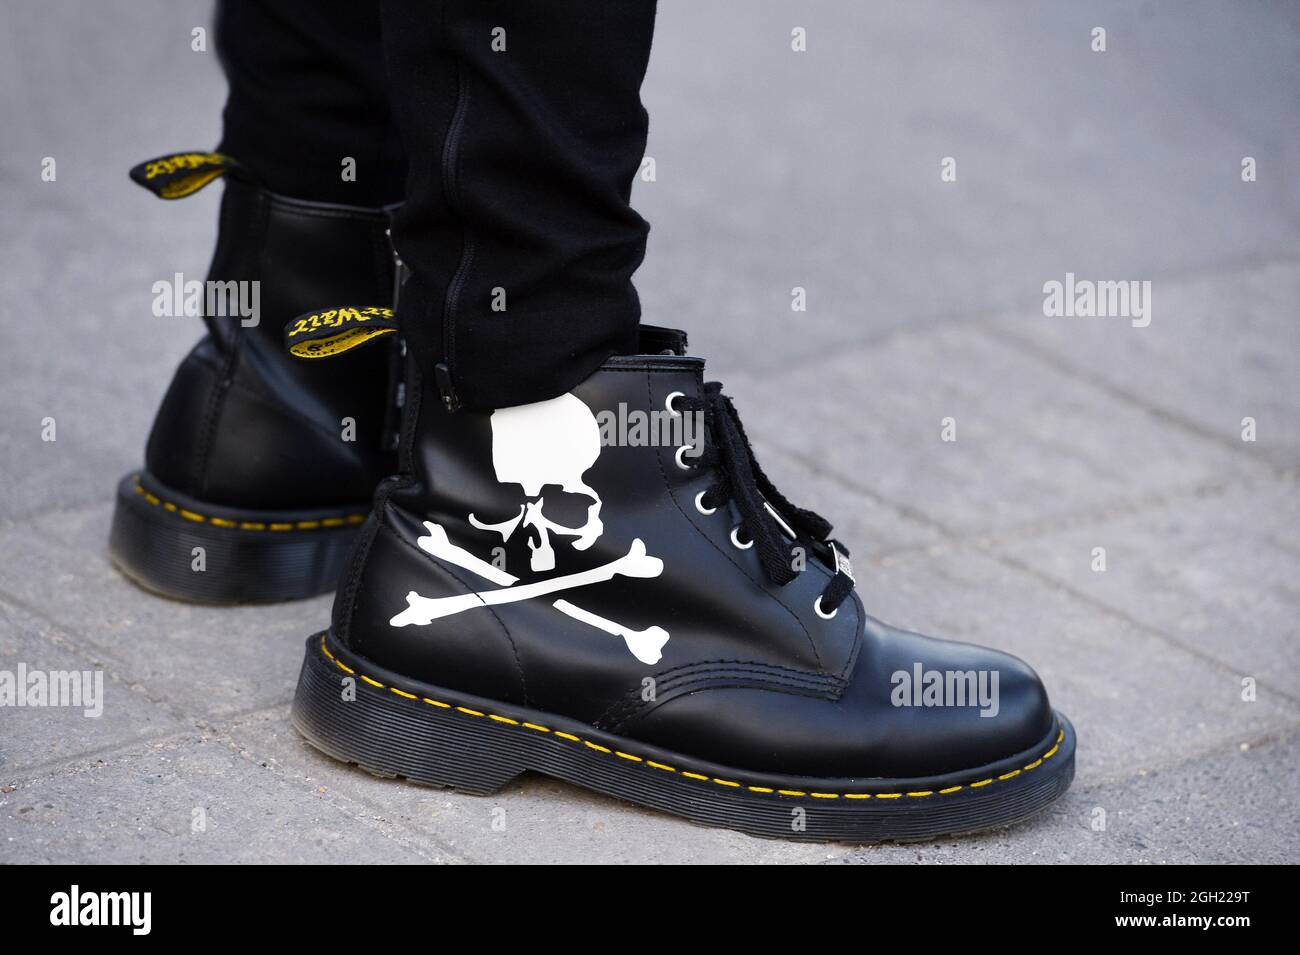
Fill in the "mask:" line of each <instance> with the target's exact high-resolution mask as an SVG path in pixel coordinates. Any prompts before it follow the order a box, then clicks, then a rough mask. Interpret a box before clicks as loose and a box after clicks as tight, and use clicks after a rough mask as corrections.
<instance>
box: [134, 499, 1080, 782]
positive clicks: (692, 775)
mask: <svg viewBox="0 0 1300 955" xmlns="http://www.w3.org/2000/svg"><path fill="white" fill-rule="evenodd" d="M137 489H138V488H137ZM164 506H166V503H165V502H164ZM361 519H362V520H364V516H361ZM216 520H217V519H216V518H213V521H214V522H215V521H216ZM272 526H274V525H272ZM320 646H321V652H322V653H324V654H325V656H326V657H328V658H329V659H330V660H331V661H332V662H333V663H334V665H335V666H337V667H338V668H339V669H340V670H342V671H343V672H345V673H355V672H356V671H354V670H353V669H351V668H350V667H348V666H346V665H345V664H344V663H343V661H342V660H339V659H338V658H337V657H335V656H334V654H332V653H330V650H329V647H327V646H326V644H325V638H324V637H322V638H321V644H320ZM360 676H361V679H363V680H365V681H366V682H367V683H369V684H370V685H371V686H375V687H378V688H380V689H390V690H392V691H393V692H394V693H396V694H397V695H398V696H403V697H405V698H407V699H409V700H415V699H423V701H424V702H425V703H428V704H430V705H432V706H436V707H439V708H441V709H456V710H458V711H460V712H461V713H465V714H467V715H469V716H487V717H489V718H490V719H492V720H495V721H496V722H498V723H506V724H509V725H511V726H523V727H525V728H527V729H530V730H534V731H536V732H539V733H551V732H554V733H555V735H556V736H558V737H560V738H561V739H566V740H570V741H571V742H575V743H578V742H580V743H582V744H583V745H585V746H587V747H589V748H590V749H593V750H595V751H597V752H600V753H605V754H607V755H608V754H613V755H615V756H618V757H620V758H622V759H626V760H631V761H632V762H637V763H641V762H643V763H645V764H646V765H647V766H651V767H653V768H655V769H659V770H663V771H664V772H669V773H676V772H680V773H681V775H683V776H685V777H686V778H687V779H697V780H700V781H702V782H713V783H716V784H718V785H719V786H727V787H731V788H744V789H746V790H748V791H749V792H755V793H773V792H775V793H776V794H778V795H781V796H810V797H812V798H813V799H839V798H841V797H842V798H844V799H873V798H874V799H900V798H902V797H903V796H905V795H906V796H909V797H912V798H917V799H919V798H923V797H925V796H933V795H935V793H934V791H933V790H929V789H926V790H918V791H915V792H908V793H822V792H804V791H803V790H800V789H775V790H774V789H772V788H770V787H767V786H745V785H743V784H742V783H738V782H736V781H734V780H731V779H719V778H718V777H716V776H714V777H710V776H705V775H703V774H701V773H692V772H687V771H686V770H677V769H675V768H674V767H672V766H668V765H665V764H664V763H657V762H655V761H654V760H652V759H645V758H644V757H641V756H636V755H634V754H632V753H625V752H623V751H622V750H612V749H609V748H608V747H606V746H601V745H600V744H598V743H593V742H592V741H591V740H586V739H582V738H581V737H578V736H574V735H573V734H572V733H565V732H562V731H561V730H551V729H548V728H547V727H545V726H541V725H539V724H537V723H526V722H520V721H519V720H514V719H510V718H509V717H505V716H498V715H497V714H495V713H480V712H479V711H478V710H472V709H469V708H468V707H465V706H455V707H453V706H452V704H450V703H441V702H439V701H438V700H431V699H429V698H428V697H423V698H421V697H417V696H416V695H415V694H413V693H407V692H405V691H403V690H399V689H397V688H396V687H386V686H385V685H384V684H383V683H379V682H378V681H376V680H372V679H371V678H370V677H368V676H366V675H365V674H361V675H360ZM1064 739H1065V730H1061V731H1060V732H1059V733H1058V734H1057V737H1056V745H1054V746H1053V747H1052V748H1051V749H1049V750H1048V751H1047V752H1046V753H1044V754H1043V755H1042V756H1040V757H1039V758H1038V759H1036V760H1034V761H1033V762H1032V763H1029V764H1028V765H1026V766H1025V767H1024V768H1023V769H1013V770H1012V771H1011V772H1008V773H1003V774H1002V775H1001V776H998V777H997V779H996V780H995V779H994V778H993V777H989V778H988V779H981V780H979V781H978V782H973V783H970V784H969V786H970V788H971V789H979V788H980V787H982V786H989V785H992V784H993V783H994V782H996V781H999V780H1007V779H1013V778H1015V777H1016V776H1019V775H1020V774H1021V773H1022V772H1028V771H1030V770H1033V769H1037V768H1038V767H1039V766H1041V765H1042V764H1043V761H1044V760H1046V759H1050V758H1051V757H1052V756H1054V755H1056V753H1057V752H1058V751H1059V750H1060V748H1061V742H1062V741H1063V740H1064ZM963 788H965V786H961V785H958V786H949V787H947V788H946V789H940V790H939V795H942V796H946V795H949V794H951V793H955V792H960V791H961V790H962V789H963Z"/></svg>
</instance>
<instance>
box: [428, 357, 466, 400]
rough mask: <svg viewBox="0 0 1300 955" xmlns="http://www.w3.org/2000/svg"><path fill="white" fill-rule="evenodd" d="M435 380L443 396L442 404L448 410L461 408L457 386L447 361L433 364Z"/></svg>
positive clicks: (439, 392)
mask: <svg viewBox="0 0 1300 955" xmlns="http://www.w3.org/2000/svg"><path fill="white" fill-rule="evenodd" d="M433 380H434V381H435V382H436V383H437V385H438V394H439V395H441V396H442V406H443V407H444V408H446V409H447V410H448V411H456V410H457V409H459V408H460V398H458V397H457V396H456V386H455V385H453V384H452V381H451V369H450V368H448V367H447V363H446V362H445V361H440V362H438V364H436V365H434V366H433Z"/></svg>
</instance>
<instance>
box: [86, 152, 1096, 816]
mask: <svg viewBox="0 0 1300 955" xmlns="http://www.w3.org/2000/svg"><path fill="white" fill-rule="evenodd" d="M216 162H217V160H209V165H210V166H211V165H212V164H213V163H216ZM182 165H184V164H182ZM166 168H170V167H166ZM196 168H197V169H198V171H197V172H196V171H195V169H196ZM213 168H214V170H215V171H214V175H213V177H215V174H219V172H220V171H221V168H222V167H220V166H215V167H213ZM233 174H234V175H238V171H237V169H236V170H235V171H234V173H233ZM189 175H190V178H189V179H188V180H186V179H182V181H181V182H180V183H179V184H177V185H174V186H173V187H172V191H173V192H176V193H178V194H184V193H185V192H186V191H187V190H188V189H189V187H190V186H193V185H194V184H195V183H198V184H199V185H201V184H204V183H205V182H206V181H207V180H206V179H203V161H202V159H201V157H200V159H196V160H191V162H190V169H189ZM137 178H139V177H137ZM200 180H202V181H200ZM187 183H188V184H187ZM155 191H161V190H160V189H156V190H155ZM386 231H387V216H386V213H385V211H384V210H366V209H356V208H343V207H338V206H329V205H323V204H317V203H306V202H300V201H296V200H290V199H286V198H283V197H280V196H276V195H273V194H270V193H268V192H267V191H265V190H263V189H261V188H259V187H258V186H257V185H256V184H255V183H252V182H249V181H248V180H247V179H246V178H242V179H241V178H231V177H228V181H227V184H226V194H225V197H224V200H223V203H222V213H221V231H220V238H219V241H218V245H217V252H216V256H215V258H214V261H213V264H212V270H211V276H210V278H211V279H214V280H223V281H230V280H235V281H249V282H251V281H260V282H262V285H261V288H262V290H263V293H262V301H261V321H260V322H259V323H258V324H257V325H256V326H255V327H247V328H245V327H241V326H240V325H239V323H238V321H237V319H232V318H224V319H214V318H209V319H208V325H209V334H208V336H207V337H205V338H204V339H203V340H202V341H201V342H200V343H199V345H198V346H197V347H196V348H195V349H194V350H193V351H192V352H191V353H190V355H189V356H188V357H187V358H186V359H185V361H184V362H183V363H182V365H181V367H180V369H179V371H178V372H177V375H176V378H175V380H174V381H173V383H172V386H171V388H170V389H169V391H168V393H167V396H166V398H165V399H164V400H163V405H162V408H161V409H160V411H159V413H158V417H157V420H156V422H155V424H154V428H153V433H152V434H151V436H150V438H149V444H148V450H147V454H146V463H145V468H144V469H143V470H142V471H140V472H138V473H135V474H131V475H129V476H127V478H125V479H124V480H123V482H122V484H121V485H120V487H119V492H118V501H117V510H116V513H115V516H114V521H113V530H112V540H111V550H112V554H113V558H114V560H115V561H116V562H117V564H118V565H119V566H120V567H121V568H122V569H123V570H124V571H125V572H126V573H127V574H128V575H129V576H131V577H132V578H134V579H135V580H137V581H138V582H139V583H141V584H142V585H144V586H145V587H147V588H149V589H151V590H154V591H158V592H160V593H163V594H165V595H168V596H171V597H176V598H180V599H188V600H199V601H205V602H213V603H238V602H260V601H274V600H284V599H291V598H297V597H305V596H308V595H311V594H314V593H320V592H323V591H326V590H329V589H331V588H333V587H335V586H336V585H337V593H336V597H335V603H334V611H333V619H332V624H331V626H330V628H329V630H328V631H326V632H324V633H319V634H315V635H313V636H312V637H310V638H309V639H308V640H307V647H306V658H305V660H304V663H303V668H302V673H301V675H300V678H299V683H298V690H297V694H296V698H295V700H294V705H293V720H294V723H295V725H296V726H297V727H298V728H299V730H300V731H301V732H302V733H303V735H304V736H305V737H306V738H307V739H308V740H309V741H310V742H311V743H312V744H313V745H315V746H316V747H318V748H320V749H321V750H323V751H325V752H326V753H328V754H330V755H332V756H334V757H337V758H339V759H341V760H345V761H347V762H351V763H356V764H357V765H359V766H361V767H362V768H364V769H366V770H368V771H370V772H373V773H379V774H383V775H396V776H403V777H406V778H408V779H412V780H416V781H419V782H424V783H430V784H433V785H439V786H451V787H455V788H457V789H460V790H464V791H468V792H474V793H490V792H494V791H496V790H498V789H500V788H501V787H502V786H504V785H505V784H506V783H508V782H510V781H511V780H512V779H514V778H515V777H517V776H519V775H521V774H523V773H525V772H530V771H531V772H540V773H544V774H547V775H550V776H554V777H557V778H560V779H564V780H568V781H570V782H573V783H576V784H578V785H581V786H586V787H588V788H590V789H594V790H597V791H599V792H603V793H608V794H611V795H615V796H618V797H620V798H623V799H627V800H629V801H631V802H635V803H638V804H641V805H644V806H650V807H653V808H657V809H662V810H665V811H668V812H671V813H675V814H677V815H680V816H685V817H687V818H689V819H692V820H695V821H698V822H703V823H708V824H713V825H720V826H726V827H730V828H733V829H738V830H741V831H744V832H748V833H752V834H755V835H764V836H777V837H785V838H801V839H837V840H850V841H878V840H883V839H918V838H929V837H934V836H938V835H944V834H956V833H963V832H970V831H974V830H978V829H984V828H988V827H991V826H1000V825H1006V824H1010V823H1012V822H1015V821H1017V820H1020V819H1023V818H1025V817H1027V816H1030V815H1032V814H1034V813H1035V812H1037V811H1039V810H1041V809H1042V808H1044V807H1045V806H1047V805H1048V804H1049V803H1051V802H1052V801H1053V800H1055V799H1056V798H1057V797H1058V796H1059V795H1060V794H1061V793H1062V792H1063V791H1064V790H1065V789H1066V788H1067V787H1068V785H1069V783H1070V781H1071V779H1072V777H1073V772H1074V747H1075V738H1074V731H1073V729H1072V728H1071V726H1070V723H1069V722H1068V721H1067V720H1066V719H1065V718H1064V717H1063V716H1062V715H1060V714H1059V713H1056V712H1054V711H1053V710H1052V708H1051V706H1050V705H1049V703H1048V698H1047V694H1046V692H1045V690H1044V689H1043V686H1042V684H1041V683H1040V681H1039V679H1038V677H1037V676H1036V675H1035V674H1034V673H1033V671H1032V670H1030V669H1029V667H1027V666H1026V665H1025V664H1024V663H1022V662H1021V661H1019V660H1018V659H1016V658H1014V657H1011V656H1008V655H1006V654H1003V653H999V652H996V651H993V650H987V649H984V648H980V647H974V646H969V645H964V644H958V643H950V642H945V641H940V640H936V639H932V638H930V637H925V636H921V635H918V634H914V633H909V632H905V631H901V630H897V629H894V628H892V627H889V626H887V625H885V624H883V623H881V622H880V621H878V620H875V619H873V618H871V617H869V616H867V614H866V613H865V611H864V609H863V606H862V602H861V600H860V599H859V597H858V595H857V594H856V593H855V592H854V580H853V576H852V572H851V570H850V566H849V562H848V558H847V552H846V550H845V549H844V547H843V546H842V545H840V544H838V543H837V542H836V541H834V540H832V539H831V538H830V526H829V525H828V524H827V523H826V522H825V521H824V520H822V519H821V518H820V517H818V516H817V515H816V514H813V513H812V512H810V511H805V510H802V509H800V508H798V507H795V506H794V505H792V504H791V503H790V502H789V501H787V500H786V499H785V498H784V497H783V496H782V495H781V494H780V493H779V492H778V491H777V490H776V488H775V487H773V486H772V484H771V482H770V481H768V479H767V478H766V476H765V475H764V474H763V472H762V471H761V470H760V468H759V467H758V464H757V463H756V461H755V460H754V457H753V454H752V453H751V451H750V448H749V444H748V441H747V439H746V437H745V433H744V430H743V428H742V426H741V423H740V419H739V417H738V416H737V414H736V411H735V408H734V406H733V405H732V404H731V401H730V399H728V398H727V397H725V396H724V395H723V394H722V393H721V391H720V389H719V387H718V386H717V385H716V384H714V383H708V384H706V383H705V382H704V379H703V371H704V362H703V361H702V360H701V359H699V358H696V357H691V356H689V355H688V354H687V348H686V337H685V335H684V334H682V333H681V332H677V331H673V330H670V329H663V328H654V327H650V326H643V329H642V335H641V349H640V351H641V354H636V355H626V356H618V357H615V358H612V359H610V360H609V361H608V362H607V363H606V364H605V365H604V366H603V367H602V368H601V369H600V370H599V371H597V372H596V373H595V374H593V375H592V376H591V377H590V378H588V379H587V380H586V381H585V382H583V383H582V384H581V385H579V386H578V387H576V388H575V389H573V391H571V392H569V393H567V394H564V395H561V396H560V397H558V398H554V399H551V400H548V401H542V402H538V403H536V404H532V405H523V406H519V407H513V408H502V409H498V410H496V411H493V412H490V413H479V412H468V411H448V410H447V408H446V407H445V406H444V403H443V402H441V401H440V400H439V395H438V391H437V388H436V386H435V384H434V382H432V381H431V380H430V378H431V376H430V375H429V374H427V363H426V362H424V361H421V360H420V358H421V356H417V355H411V354H406V349H405V348H404V347H403V339H402V335H401V331H400V329H399V328H398V327H397V325H396V323H395V322H394V320H393V319H392V317H391V315H392V313H391V311H390V308H391V306H392V305H393V296H394V294H395V289H396V285H397V283H396V282H395V277H396V275H397V273H398V272H399V271H400V263H396V262H395V257H394V256H393V255H392V253H391V250H390V247H389V243H388V240H387V236H386ZM286 322H287V323H289V324H288V328H287V329H286ZM358 344H364V347H353V346H355V345H358ZM299 356H303V357H299ZM629 420H630V421H633V422H636V421H638V420H639V421H640V422H641V423H642V426H643V427H642V429H641V431H640V432H639V433H637V434H635V435H630V434H622V435H621V438H622V439H621V440H610V436H611V431H612V432H613V433H614V434H618V433H619V432H618V431H617V429H612V428H611V427H610V424H611V422H615V421H622V422H625V423H626V422H628V421H629ZM694 424H698V425H699V427H690V425H694ZM655 438H658V439H659V440H655ZM390 475H396V476H390Z"/></svg>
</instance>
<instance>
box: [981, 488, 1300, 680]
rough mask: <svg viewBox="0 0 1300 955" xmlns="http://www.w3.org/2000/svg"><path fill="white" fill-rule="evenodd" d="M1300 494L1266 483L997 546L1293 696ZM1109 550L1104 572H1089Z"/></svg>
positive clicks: (1298, 656)
mask: <svg viewBox="0 0 1300 955" xmlns="http://www.w3.org/2000/svg"><path fill="white" fill-rule="evenodd" d="M1297 527H1300V493H1297V488H1296V485H1295V483H1294V482H1293V481H1290V480H1269V481H1260V482H1257V483H1252V484H1250V485H1245V486H1241V487H1233V488H1230V489H1226V490H1222V491H1219V492H1215V493H1207V494H1204V495H1201V496H1198V497H1195V498H1193V499H1191V500H1184V501H1179V502H1177V503H1170V504H1166V505H1164V506H1161V507H1153V508H1149V509H1144V510H1141V511H1139V512H1136V513H1131V514H1122V515H1117V516H1115V517H1114V518H1112V519H1108V520H1104V521H1098V522H1095V523H1090V524H1088V525H1086V526H1084V527H1079V528H1073V529H1069V530H1064V531H1060V532H1057V533H1047V534H1043V535H1041V536H1036V537H1033V538H1030V539H1027V540H1018V541H1017V540H1013V541H1009V542H999V543H995V544H994V545H993V550H994V551H995V552H999V553H1004V554H1007V555H1009V556H1011V557H1012V558H1014V559H1015V561H1016V562H1017V563H1019V564H1020V565H1022V566H1026V567H1032V568H1033V569H1034V571H1035V572H1037V573H1039V574H1042V575H1044V576H1046V577H1050V578H1051V579H1053V580H1058V581H1060V582H1061V583H1062V584H1064V585H1065V586H1067V587H1069V588H1070V589H1071V590H1072V591H1074V592H1076V593H1079V594H1082V595H1085V596H1087V597H1089V598H1090V599H1093V600H1096V601H1098V602H1099V603H1102V604H1105V605H1106V606H1108V607H1114V608H1116V609H1117V610H1118V611H1119V612H1121V613H1122V614H1123V615H1124V616H1126V617H1127V618H1128V619H1131V620H1135V621H1139V622H1140V623H1142V624H1144V625H1146V626H1148V627H1152V628H1156V629H1158V630H1160V631H1161V632H1162V633H1165V634H1167V635H1168V636H1169V638H1170V639H1171V640H1174V641H1177V642H1178V643H1179V644H1181V645H1183V646H1186V647H1189V648H1193V649H1195V650H1197V651H1198V652H1200V653H1202V654H1204V655H1206V656H1208V657H1213V658H1215V659H1217V660H1220V661H1222V662H1223V663H1224V664H1225V666H1227V667H1229V668H1230V669H1231V670H1232V672H1234V673H1235V674H1236V675H1237V680H1238V682H1240V680H1241V679H1242V678H1245V677H1252V678H1254V679H1255V680H1257V681H1258V682H1259V683H1260V684H1262V685H1263V686H1266V687H1268V688H1269V689H1268V690H1265V689H1263V688H1262V687H1261V689H1260V691H1259V692H1261V693H1276V692H1281V693H1285V694H1288V695H1289V696H1290V698H1291V699H1292V700H1293V701H1295V700H1297V699H1298V698H1300V625H1298V624H1297V622H1296V607H1297V605H1300V548H1297V544H1296V533H1295V532H1296V528H1297ZM1094 547H1105V549H1106V570H1105V571H1104V572H1097V571H1094V570H1093V569H1092V563H1093V557H1092V551H1093V548H1094Z"/></svg>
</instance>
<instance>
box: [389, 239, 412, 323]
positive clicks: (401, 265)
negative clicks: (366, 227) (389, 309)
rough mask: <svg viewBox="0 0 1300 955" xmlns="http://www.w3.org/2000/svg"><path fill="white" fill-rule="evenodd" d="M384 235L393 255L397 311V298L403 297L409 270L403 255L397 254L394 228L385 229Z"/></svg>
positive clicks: (394, 302)
mask: <svg viewBox="0 0 1300 955" xmlns="http://www.w3.org/2000/svg"><path fill="white" fill-rule="evenodd" d="M384 235H385V236H387V237H388V251H389V252H391V253H392V255H393V311H394V312H396V311H397V300H398V299H399V298H400V297H401V293H402V286H403V285H405V284H406V276H407V274H408V273H409V270H408V269H407V267H406V263H405V262H403V261H402V257H401V256H400V255H398V254H397V246H395V245H393V230H392V229H385V230H384Z"/></svg>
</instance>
